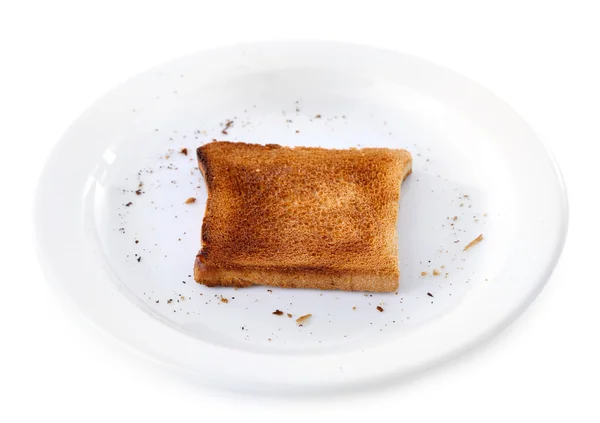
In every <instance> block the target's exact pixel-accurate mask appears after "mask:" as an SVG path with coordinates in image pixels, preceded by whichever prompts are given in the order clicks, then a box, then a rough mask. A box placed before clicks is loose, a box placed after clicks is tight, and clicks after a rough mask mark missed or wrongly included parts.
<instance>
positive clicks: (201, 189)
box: [35, 43, 567, 392]
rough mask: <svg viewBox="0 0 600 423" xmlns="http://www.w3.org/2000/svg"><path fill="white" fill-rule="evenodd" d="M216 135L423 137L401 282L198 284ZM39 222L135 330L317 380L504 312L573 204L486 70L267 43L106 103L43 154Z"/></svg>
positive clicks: (381, 362)
mask: <svg viewBox="0 0 600 423" xmlns="http://www.w3.org/2000/svg"><path fill="white" fill-rule="evenodd" d="M319 116H320V117H319ZM228 120H232V121H233V124H232V125H231V126H230V127H229V128H228V129H227V130H226V131H225V132H227V135H225V134H224V133H223V132H222V131H223V129H224V128H225V125H226V123H225V122H227V121H228ZM213 138H217V139H228V140H243V141H247V142H256V143H279V144H283V145H307V146H321V147H330V148H348V147H363V146H380V147H392V148H406V149H408V150H410V151H411V152H412V154H413V157H414V171H413V174H412V175H411V176H410V177H409V178H408V179H407V180H406V182H405V183H404V185H403V188H402V199H401V205H400V213H399V217H398V228H399V243H400V245H399V247H400V257H399V261H400V269H401V281H400V290H399V291H398V293H391V294H363V293H347V292H336V291H323V292H322V291H314V290H283V289H275V288H273V289H271V290H268V289H267V287H252V288H248V289H240V290H234V289H232V288H206V287H204V286H200V285H198V284H196V283H195V282H194V281H193V279H192V277H191V274H192V266H193V262H194V257H195V254H196V252H197V250H198V249H199V247H200V226H201V222H202V217H203V213H204V205H205V199H206V188H205V185H204V182H203V181H202V178H201V175H200V173H199V172H198V170H197V168H196V162H195V148H196V147H197V146H199V145H201V144H203V143H206V142H208V141H210V140H212V139H213ZM183 147H186V148H187V149H188V151H189V155H187V156H185V155H184V154H181V153H180V152H179V151H180V149H181V148H183ZM140 182H141V183H142V184H143V185H142V186H141V188H140ZM138 189H140V190H141V195H137V194H136V193H135V191H136V190H138ZM188 197H196V198H197V199H198V201H197V202H196V203H194V204H184V201H185V200H186V199H187V198H188ZM130 203H131V204H130ZM35 223H36V239H37V246H38V251H39V258H40V261H41V263H42V266H43V269H44V271H45V273H46V275H47V277H48V279H49V280H50V281H51V282H52V283H53V284H54V286H56V287H57V288H58V289H59V290H60V291H62V292H63V293H64V294H65V296H66V297H67V298H69V299H70V300H72V302H73V303H74V304H75V305H76V306H77V307H78V308H79V310H80V311H81V312H82V313H83V314H84V315H85V316H86V317H87V318H88V319H89V320H90V321H92V322H93V323H94V324H95V325H97V326H98V327H100V328H102V329H104V330H105V331H107V332H109V333H111V334H113V335H114V336H115V337H117V338H118V339H120V340H121V341H123V342H124V343H126V344H129V345H130V346H133V347H134V348H136V349H138V350H140V351H142V352H144V353H146V354H148V355H150V356H152V357H154V358H156V359H158V360H159V361H161V362H163V363H167V364H170V365H173V366H174V367H176V368H178V369H179V370H181V371H183V372H185V373H186V374H187V375H188V376H191V377H192V378H193V379H194V380H196V381H198V382H199V383H203V384H209V385H216V386H221V387H227V388H232V389H238V390H245V391H276V392H285V391H295V392H321V391H323V390H328V389H342V388H355V387H360V386H366V385H372V384H378V383H383V382H389V381H390V380H392V379H394V378H398V377H400V376H403V375H406V374H407V373H412V372H415V371H418V370H420V369H423V368H425V367H427V366H430V365H433V364H435V363H438V362H441V361H442V360H446V359H448V358H450V357H452V356H455V355H457V354H459V353H460V352H463V351H465V350H466V349H467V348H470V347H472V346H474V345H476V344H477V343H479V342H481V341H482V340H484V339H485V338H487V337H489V336H491V335H492V334H494V333H496V332H497V331H498V330H499V329H501V328H503V327H504V326H506V325H507V324H508V323H509V322H511V321H512V320H513V319H515V318H516V317H517V316H518V315H519V313H521V312H522V311H523V310H524V308H525V307H526V306H527V305H528V304H529V303H530V302H531V301H532V300H533V298H534V297H535V296H536V294H537V293H538V292H539V291H540V290H541V288H542V286H543V285H544V283H545V282H546V280H547V279H548V277H549V275H550V273H551V271H552V269H553V267H554V265H555V263H556V261H557V259H558V256H559V254H560V251H561V248H562V245H563V241H564V238H565V232H566V227H567V203H566V197H565V191H564V187H563V183H562V181H561V177H560V175H559V172H558V170H557V167H556V164H555V163H554V161H553V160H552V158H551V157H550V155H549V153H548V152H547V151H546V150H545V148H544V147H543V146H542V144H541V143H540V141H539V140H538V138H537V137H536V136H535V134H534V133H533V132H532V131H531V129H530V128H529V127H528V126H527V124H526V123H525V122H524V121H523V120H522V119H521V118H520V117H519V116H518V115H517V114H516V113H515V112H514V111H513V110H512V109H511V108H510V107H509V106H507V105H506V104H505V103H503V102H502V101H501V100H499V99H498V98H496V97H495V96H493V95H492V94H491V93H489V92H488V91H486V90H485V89H484V88H482V87H480V86H479V85H477V84H475V83H474V82H472V81H469V80H468V79H466V78H464V77H461V76H459V75H457V74H455V73H454V72H452V71H449V70H447V69H444V68H442V67H439V66H436V65H433V64H431V63H428V62H426V61H424V60H421V59H417V58H414V57H410V56H406V55H403V54H399V53H394V52H389V51H383V50H378V49H374V48H368V47H359V46H354V45H346V44H333V43H260V44H249V45H242V46H235V47H229V48H224V49H218V50H214V51H208V52H202V53H199V54H195V55H191V56H188V57H184V58H182V59H179V60H175V61H173V62H170V63H168V64H166V65H163V66H160V67H158V68H155V69H152V70H150V71H148V72H145V73H143V74H141V75H139V76H137V77H135V78H133V79H131V80H129V81H128V82H126V83H125V84H123V85H121V86H119V87H117V88H116V89H114V90H113V91H111V92H110V93H109V94H107V95H106V96H105V97H103V98H102V99H100V100H99V101H97V102H96V103H95V104H94V105H93V106H92V107H91V108H90V109H89V110H87V111H86V112H85V113H84V114H83V115H82V116H81V117H80V118H79V119H78V120H77V121H76V122H75V123H74V124H73V125H72V126H71V127H70V128H69V130H68V131H67V133H66V134H65V135H64V137H63V139H62V140H61V141H60V143H59V144H58V145H57V147H56V148H55V150H54V152H53V153H52V155H51V157H50V158H49V160H48V163H47V165H46V167H45V169H44V171H43V174H42V177H41V180H40V186H39V189H38V192H37V204H36V213H35ZM479 234H483V236H484V240H483V241H482V242H481V243H479V244H478V245H476V246H474V247H473V248H471V249H470V250H469V251H466V252H464V251H463V249H464V247H465V246H466V245H467V244H468V243H469V242H470V241H471V240H473V239H474V238H476V237H477V236H478V235H479ZM136 241H137V243H136ZM434 269H436V273H437V272H439V273H440V274H439V275H434ZM422 272H427V275H426V276H422ZM271 291H272V292H271ZM222 298H225V299H227V300H228V302H223V301H222V300H221V299H222ZM169 300H171V301H169ZM377 306H381V307H382V308H383V310H384V311H383V312H380V311H378V310H377V308H376V307H377ZM276 309H279V310H282V311H284V312H285V313H290V314H292V315H293V316H294V317H293V318H288V317H287V316H286V315H283V316H276V315H273V314H272V312H273V311H274V310H276ZM307 313H311V314H312V315H313V317H312V318H311V319H310V321H309V322H308V323H307V324H305V325H304V326H302V327H299V326H297V325H296V324H295V318H296V317H299V316H300V315H303V314H307Z"/></svg>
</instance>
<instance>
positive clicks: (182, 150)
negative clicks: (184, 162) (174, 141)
mask: <svg viewBox="0 0 600 423" xmlns="http://www.w3.org/2000/svg"><path fill="white" fill-rule="evenodd" d="M179 152H180V153H181V154H183V155H184V156H187V153H188V149H187V148H185V147H183V148H182V149H181V150H179Z"/></svg>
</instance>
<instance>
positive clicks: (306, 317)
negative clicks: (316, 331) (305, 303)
mask: <svg viewBox="0 0 600 423" xmlns="http://www.w3.org/2000/svg"><path fill="white" fill-rule="evenodd" d="M311 316H312V314H305V315H304V316H300V317H298V318H297V319H296V324H297V325H298V326H302V324H303V323H304V322H306V321H307V320H308V319H310V317H311Z"/></svg>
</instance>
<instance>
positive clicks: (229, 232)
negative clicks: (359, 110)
mask: <svg viewBox="0 0 600 423" xmlns="http://www.w3.org/2000/svg"><path fill="white" fill-rule="evenodd" d="M197 155H198V162H199V167H200V169H201V171H202V174H203V175H204V178H205V181H206V185H207V189H208V200H207V204H206V213H205V216H204V221H203V223H202V249H201V251H200V252H199V253H198V255H197V257H196V263H195V271H194V276H195V279H196V281H197V282H199V283H203V284H205V285H207V286H218V285H224V286H237V287H243V286H249V285H252V284H261V285H272V286H282V287H298V288H317V289H343V290H359V291H394V290H396V289H397V287H398V278H399V272H398V252H397V236H396V218H397V214H398V201H399V196H400V184H401V182H402V180H403V179H404V178H405V177H406V176H407V175H408V174H409V173H410V172H411V165H412V159H411V156H410V153H408V152H407V151H405V150H392V149H384V148H365V149H349V150H329V149H322V148H309V147H295V148H289V147H282V146H279V145H276V144H268V145H265V146H263V145H258V144H246V143H233V142H226V141H217V142H212V143H209V144H206V145H204V146H202V147H199V148H198V149H197Z"/></svg>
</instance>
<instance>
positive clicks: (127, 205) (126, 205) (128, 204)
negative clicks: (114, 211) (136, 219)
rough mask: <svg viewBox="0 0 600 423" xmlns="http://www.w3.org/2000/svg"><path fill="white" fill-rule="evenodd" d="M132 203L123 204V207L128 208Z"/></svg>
mask: <svg viewBox="0 0 600 423" xmlns="http://www.w3.org/2000/svg"><path fill="white" fill-rule="evenodd" d="M132 204H133V203H132V202H131V201H130V202H129V203H127V204H125V207H129V206H131V205H132Z"/></svg>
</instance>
